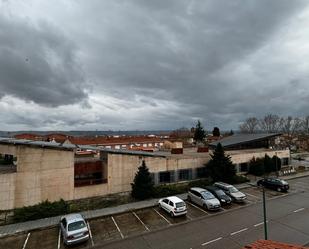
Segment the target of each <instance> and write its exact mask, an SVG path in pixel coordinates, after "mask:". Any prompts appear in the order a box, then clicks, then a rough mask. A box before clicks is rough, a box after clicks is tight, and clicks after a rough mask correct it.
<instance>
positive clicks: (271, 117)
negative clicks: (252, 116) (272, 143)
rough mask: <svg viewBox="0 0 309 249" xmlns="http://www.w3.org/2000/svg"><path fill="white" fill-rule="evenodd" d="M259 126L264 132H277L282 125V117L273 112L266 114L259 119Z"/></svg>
mask: <svg viewBox="0 0 309 249" xmlns="http://www.w3.org/2000/svg"><path fill="white" fill-rule="evenodd" d="M259 126H260V128H261V130H263V131H264V132H266V133H275V132H278V131H279V130H280V128H281V126H282V118H280V117H279V116H278V115H275V114H267V115H266V116H264V118H261V119H260V120H259Z"/></svg>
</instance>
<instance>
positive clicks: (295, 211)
mask: <svg viewBox="0 0 309 249" xmlns="http://www.w3.org/2000/svg"><path fill="white" fill-rule="evenodd" d="M303 210H305V208H300V209H297V210H294V211H293V212H294V213H298V212H300V211H303Z"/></svg>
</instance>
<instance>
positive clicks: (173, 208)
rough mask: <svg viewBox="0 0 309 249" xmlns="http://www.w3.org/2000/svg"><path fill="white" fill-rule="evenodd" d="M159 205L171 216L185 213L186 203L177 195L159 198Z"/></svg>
mask: <svg viewBox="0 0 309 249" xmlns="http://www.w3.org/2000/svg"><path fill="white" fill-rule="evenodd" d="M159 207H160V208H162V209H163V210H165V211H166V212H168V213H169V214H170V215H171V217H174V216H180V215H186V214H187V206H186V203H185V202H184V201H183V200H182V199H180V198H178V197H177V196H170V197H166V198H163V199H160V200H159Z"/></svg>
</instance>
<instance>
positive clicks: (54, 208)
mask: <svg viewBox="0 0 309 249" xmlns="http://www.w3.org/2000/svg"><path fill="white" fill-rule="evenodd" d="M68 211H69V207H68V204H67V203H66V202H65V201H64V200H63V199H60V201H55V202H50V201H48V200H46V201H43V202H41V203H39V204H37V205H33V206H28V207H22V208H16V209H15V210H14V215H13V220H14V221H15V222H24V221H29V220H37V219H42V218H47V217H52V216H58V215H62V214H66V213H68Z"/></svg>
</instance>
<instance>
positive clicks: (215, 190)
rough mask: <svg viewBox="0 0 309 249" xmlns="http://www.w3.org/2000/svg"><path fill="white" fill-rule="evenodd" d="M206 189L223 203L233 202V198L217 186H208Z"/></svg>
mask: <svg viewBox="0 0 309 249" xmlns="http://www.w3.org/2000/svg"><path fill="white" fill-rule="evenodd" d="M206 189H207V190H208V191H209V192H210V193H212V194H213V195H214V196H215V197H216V198H217V199H218V200H219V201H220V203H221V205H228V204H231V203H232V198H231V197H229V196H228V195H227V194H226V193H224V191H223V190H222V189H220V188H218V187H215V186H207V187H206Z"/></svg>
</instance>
